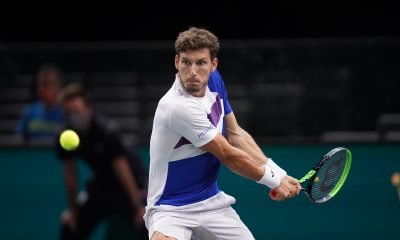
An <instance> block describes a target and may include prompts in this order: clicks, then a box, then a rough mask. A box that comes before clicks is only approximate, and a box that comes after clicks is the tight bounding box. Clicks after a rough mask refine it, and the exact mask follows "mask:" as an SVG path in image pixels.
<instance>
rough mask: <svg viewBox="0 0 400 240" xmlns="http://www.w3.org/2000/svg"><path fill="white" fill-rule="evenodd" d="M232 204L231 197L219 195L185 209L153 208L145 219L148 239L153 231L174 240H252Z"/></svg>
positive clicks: (182, 207) (172, 207)
mask: <svg viewBox="0 0 400 240" xmlns="http://www.w3.org/2000/svg"><path fill="white" fill-rule="evenodd" d="M235 202H236V200H235V199H234V198H233V197H231V196H229V195H227V194H225V193H224V192H220V193H218V194H217V195H215V196H213V197H211V198H209V199H207V200H204V201H201V202H198V203H194V204H189V205H185V206H180V207H175V206H169V205H161V206H154V207H152V208H151V209H150V210H149V211H148V212H147V213H146V216H145V221H146V226H147V228H148V230H149V239H151V237H152V236H153V234H154V232H156V231H157V232H161V233H162V234H164V235H166V236H169V237H174V238H176V239H177V240H190V239H196V240H198V239H199V240H200V239H201V240H203V239H204V240H213V239H218V240H220V239H229V240H251V239H254V237H253V235H252V234H251V232H250V231H249V229H248V228H247V227H246V225H244V223H243V222H242V220H241V219H240V217H239V215H238V214H237V213H236V211H235V210H234V209H233V208H232V207H231V206H230V205H231V204H234V203H235Z"/></svg>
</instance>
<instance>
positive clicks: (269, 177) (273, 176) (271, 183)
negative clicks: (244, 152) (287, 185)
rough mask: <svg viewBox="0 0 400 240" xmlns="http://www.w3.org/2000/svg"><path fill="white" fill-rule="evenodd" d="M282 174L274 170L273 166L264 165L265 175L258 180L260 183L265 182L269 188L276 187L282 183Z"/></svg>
mask: <svg viewBox="0 0 400 240" xmlns="http://www.w3.org/2000/svg"><path fill="white" fill-rule="evenodd" d="M281 179H282V177H281V175H280V174H279V173H278V172H277V171H275V170H273V169H272V168H271V167H269V166H267V165H264V175H263V176H262V178H261V179H260V180H258V181H257V182H258V183H260V184H264V185H266V186H267V187H269V188H271V189H272V188H276V187H278V186H279V184H281Z"/></svg>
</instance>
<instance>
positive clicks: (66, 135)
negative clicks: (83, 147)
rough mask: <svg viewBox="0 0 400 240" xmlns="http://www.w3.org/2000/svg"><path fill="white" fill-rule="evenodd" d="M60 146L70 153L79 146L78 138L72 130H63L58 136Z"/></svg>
mask: <svg viewBox="0 0 400 240" xmlns="http://www.w3.org/2000/svg"><path fill="white" fill-rule="evenodd" d="M60 144H61V147H63V148H64V149H65V150H67V151H72V150H74V149H76V148H77V147H78V146H79V136H78V134H76V132H75V131H73V130H70V129H67V130H64V131H63V132H62V133H61V135H60Z"/></svg>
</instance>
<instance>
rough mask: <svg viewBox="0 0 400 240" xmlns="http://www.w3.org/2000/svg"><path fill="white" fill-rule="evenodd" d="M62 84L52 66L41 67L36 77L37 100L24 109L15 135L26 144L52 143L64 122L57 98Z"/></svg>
mask: <svg viewBox="0 0 400 240" xmlns="http://www.w3.org/2000/svg"><path fill="white" fill-rule="evenodd" d="M61 84H62V73H61V70H60V68H59V67H58V66H56V65H53V64H44V65H42V66H41V67H40V68H39V70H38V72H37V76H36V94H37V100H36V101H35V102H33V103H30V104H29V105H28V106H26V107H25V109H24V111H23V113H22V115H21V117H20V119H19V121H18V123H17V127H16V133H17V134H18V135H20V136H22V137H23V140H24V142H25V143H27V144H31V143H52V141H53V139H54V136H55V135H56V134H57V132H58V131H59V129H60V127H61V126H62V124H63V122H64V117H63V112H62V108H61V106H60V105H59V104H58V103H57V96H58V94H59V90H60V88H61Z"/></svg>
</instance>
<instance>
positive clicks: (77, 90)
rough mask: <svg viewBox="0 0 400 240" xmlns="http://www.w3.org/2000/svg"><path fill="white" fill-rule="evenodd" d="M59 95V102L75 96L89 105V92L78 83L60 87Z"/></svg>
mask: <svg viewBox="0 0 400 240" xmlns="http://www.w3.org/2000/svg"><path fill="white" fill-rule="evenodd" d="M59 97H60V98H59V100H60V102H61V103H65V102H67V101H69V100H72V99H75V98H81V99H83V101H84V102H85V103H86V104H87V105H90V99H89V94H88V92H87V91H86V90H85V89H84V88H83V87H82V85H81V84H79V83H71V84H69V85H67V86H65V87H64V88H63V89H61V93H60V96H59Z"/></svg>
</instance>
